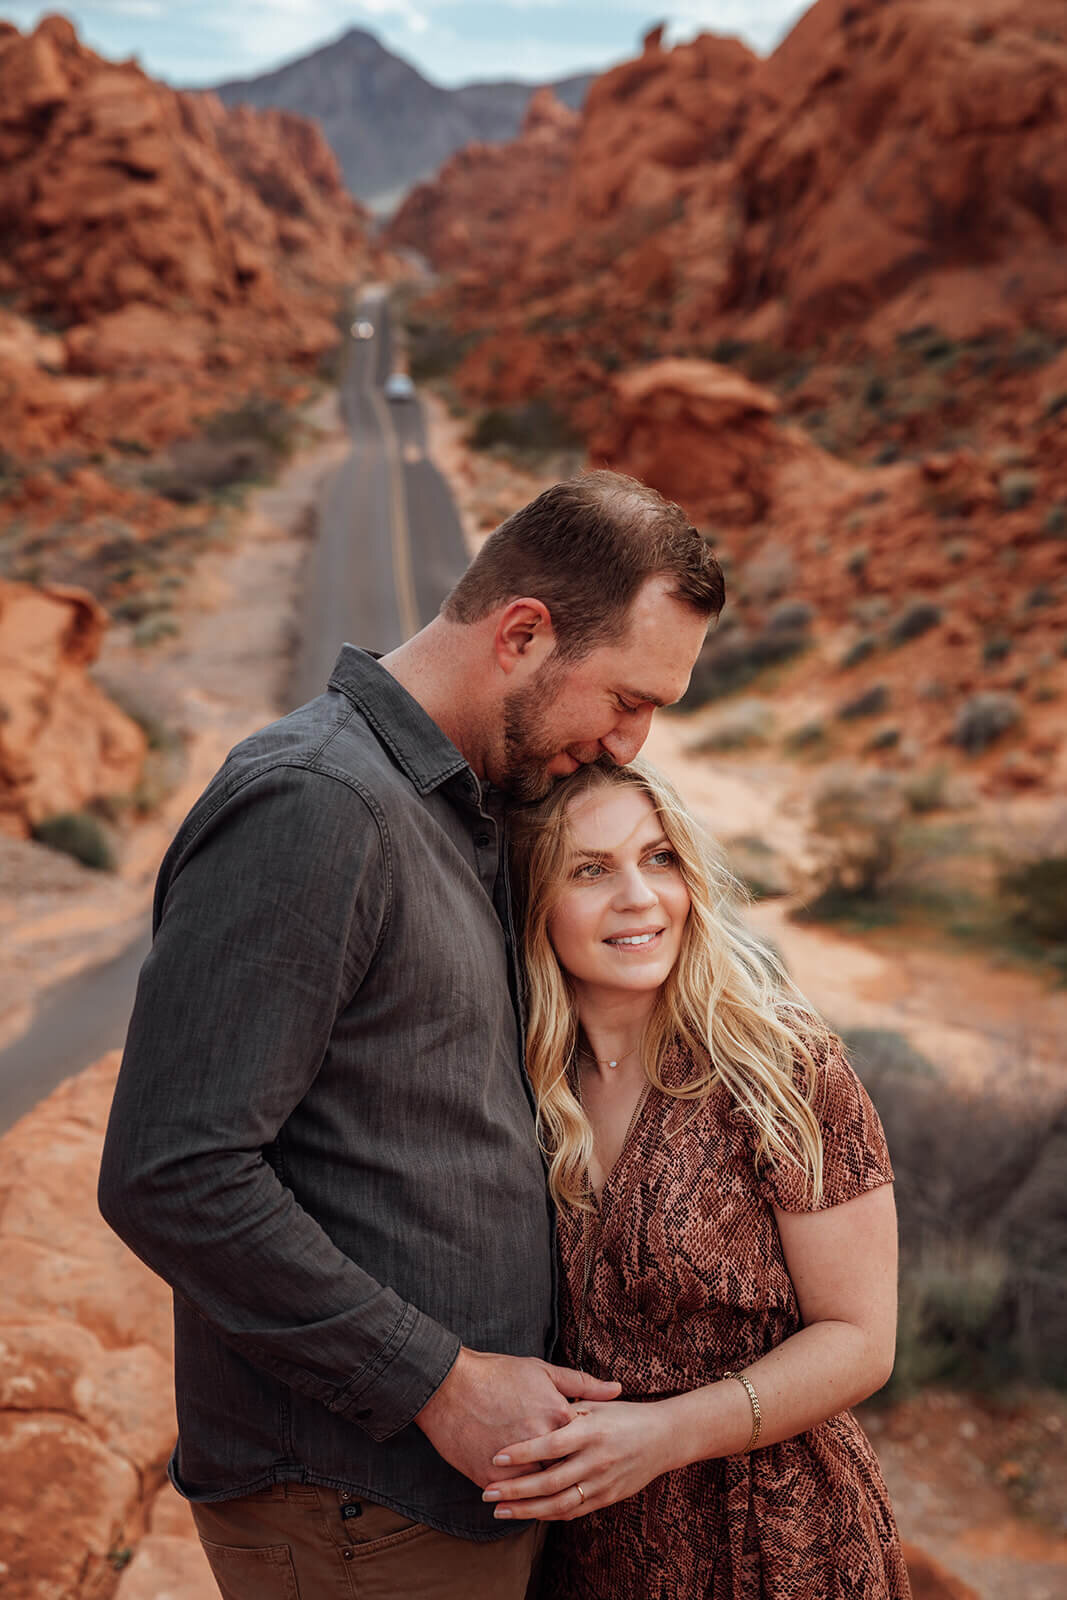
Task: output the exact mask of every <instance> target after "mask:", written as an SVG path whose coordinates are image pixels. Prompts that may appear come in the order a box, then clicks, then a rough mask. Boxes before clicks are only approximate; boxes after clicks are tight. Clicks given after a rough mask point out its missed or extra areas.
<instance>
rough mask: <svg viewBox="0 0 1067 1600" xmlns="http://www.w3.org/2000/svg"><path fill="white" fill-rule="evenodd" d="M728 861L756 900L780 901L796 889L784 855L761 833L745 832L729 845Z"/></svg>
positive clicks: (736, 875)
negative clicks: (763, 837)
mask: <svg viewBox="0 0 1067 1600" xmlns="http://www.w3.org/2000/svg"><path fill="white" fill-rule="evenodd" d="M726 853H727V863H728V865H729V868H730V871H731V872H732V873H733V875H734V877H735V878H737V879H739V881H740V882H741V883H743V884H744V886H745V888H746V889H747V890H748V893H749V895H750V897H751V898H752V899H753V900H776V899H779V898H780V897H781V896H782V895H786V894H789V892H790V890H791V889H792V887H793V886H792V883H791V881H790V877H789V872H788V870H787V868H786V864H785V862H784V860H783V858H782V856H781V854H780V853H779V852H778V851H777V850H775V849H774V848H773V846H771V845H769V844H768V843H767V841H766V840H765V839H761V838H760V837H759V836H758V834H747V833H746V834H741V835H739V836H738V837H737V838H736V839H731V840H730V841H729V843H728V845H727V847H726Z"/></svg>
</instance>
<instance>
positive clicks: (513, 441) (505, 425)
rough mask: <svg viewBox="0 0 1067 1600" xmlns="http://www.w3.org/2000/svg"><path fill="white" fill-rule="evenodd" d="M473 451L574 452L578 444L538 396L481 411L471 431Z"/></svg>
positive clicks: (558, 415)
mask: <svg viewBox="0 0 1067 1600" xmlns="http://www.w3.org/2000/svg"><path fill="white" fill-rule="evenodd" d="M468 442H469V443H470V445H471V446H472V448H473V449H475V450H491V449H492V448H493V447H494V446H501V447H503V448H504V449H510V450H518V451H524V452H531V453H533V452H542V451H548V450H574V449H577V448H578V447H579V446H580V444H581V442H582V441H581V436H580V435H579V434H578V433H577V432H576V431H575V429H574V428H573V427H572V426H571V424H570V423H569V422H568V421H567V419H566V417H564V416H563V415H562V414H561V413H560V412H559V411H557V410H556V408H555V406H554V405H553V404H552V402H551V401H550V400H547V399H545V398H544V396H539V397H538V398H537V399H534V400H526V401H523V402H522V403H521V404H516V405H507V406H491V407H490V408H489V410H488V411H483V412H482V414H481V416H480V417H479V418H478V420H477V422H476V423H475V424H474V428H473V429H472V431H471V434H470V438H469V441H468Z"/></svg>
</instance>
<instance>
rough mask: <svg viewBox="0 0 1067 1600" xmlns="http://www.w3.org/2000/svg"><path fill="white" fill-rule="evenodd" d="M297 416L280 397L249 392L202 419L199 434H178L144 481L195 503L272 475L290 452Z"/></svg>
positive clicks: (166, 494)
mask: <svg viewBox="0 0 1067 1600" xmlns="http://www.w3.org/2000/svg"><path fill="white" fill-rule="evenodd" d="M297 428H298V421H297V418H296V416H295V414H294V413H293V412H292V411H290V410H289V409H288V408H287V407H286V406H284V405H282V403H281V401H279V400H269V399H267V398H266V397H265V396H263V395H249V396H248V398H247V399H246V400H244V401H242V403H241V404H240V405H239V406H234V407H232V408H231V409H229V410H225V411H217V412H215V413H214V415H213V416H210V417H207V418H205V419H204V421H203V423H202V424H201V431H200V433H199V435H198V436H196V437H195V438H192V439H178V440H176V441H175V442H174V443H173V444H172V445H170V446H169V447H168V450H167V453H166V456H165V457H164V459H163V461H162V462H160V463H158V464H156V465H154V466H152V467H149V468H147V469H146V471H145V482H146V483H147V484H148V486H149V487H150V488H152V489H154V490H155V491H156V493H157V494H161V495H163V496H164V498H165V499H168V500H172V501H173V502H174V503H175V505H194V504H196V503H197V502H198V501H201V500H210V499H213V498H216V497H218V496H220V495H223V494H225V493H226V491H228V490H233V489H234V488H236V487H238V486H240V485H242V484H248V483H254V482H261V481H263V480H264V479H266V478H268V477H270V476H271V474H272V473H273V472H274V471H276V469H277V468H278V466H279V465H280V464H281V463H282V462H283V461H284V460H285V459H286V457H287V456H288V455H289V454H290V453H291V451H292V449H293V445H294V442H295V438H296V432H297Z"/></svg>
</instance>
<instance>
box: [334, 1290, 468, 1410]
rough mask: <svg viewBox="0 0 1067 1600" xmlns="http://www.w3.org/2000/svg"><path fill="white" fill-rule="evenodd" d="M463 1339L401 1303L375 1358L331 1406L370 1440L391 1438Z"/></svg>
mask: <svg viewBox="0 0 1067 1600" xmlns="http://www.w3.org/2000/svg"><path fill="white" fill-rule="evenodd" d="M461 1348H462V1343H461V1341H460V1339H459V1338H458V1337H457V1335H456V1334H454V1333H449V1331H448V1329H447V1328H442V1326H441V1324H440V1323H439V1322H435V1321H434V1320H433V1318H432V1317H428V1316H426V1315H425V1313H424V1312H422V1311H420V1310H419V1309H418V1307H417V1306H413V1305H405V1307H404V1310H403V1312H402V1314H401V1316H400V1320H399V1321H398V1322H397V1324H396V1326H395V1327H394V1329H393V1331H392V1333H391V1334H390V1336H389V1338H388V1339H387V1340H386V1342H385V1344H384V1345H383V1346H382V1348H381V1350H379V1352H378V1354H377V1355H376V1356H375V1358H374V1360H373V1361H372V1362H370V1363H369V1365H368V1366H366V1367H364V1368H363V1370H362V1371H361V1372H359V1373H357V1375H356V1376H355V1377H354V1378H353V1379H351V1381H350V1382H349V1383H347V1384H346V1385H345V1387H344V1388H343V1389H342V1390H341V1391H340V1393H339V1394H338V1395H337V1397H336V1398H335V1400H334V1401H333V1403H332V1405H331V1406H330V1408H329V1409H330V1410H331V1411H336V1412H337V1413H338V1415H340V1416H342V1417H344V1418H345V1419H346V1421H348V1422H355V1423H357V1424H358V1426H359V1427H361V1428H362V1429H363V1431H364V1432H365V1433H368V1434H370V1437H371V1438H372V1439H376V1440H378V1441H379V1442H381V1441H382V1440H385V1439H391V1438H392V1436H393V1434H394V1433H399V1432H400V1430H401V1428H406V1427H407V1426H408V1424H409V1423H410V1422H411V1421H412V1420H413V1419H414V1418H415V1417H416V1416H417V1415H418V1413H419V1412H420V1411H421V1410H422V1408H423V1406H424V1405H425V1404H426V1402H427V1400H429V1398H430V1396H431V1395H432V1394H434V1393H435V1392H436V1391H437V1390H438V1389H439V1388H440V1387H441V1384H442V1383H443V1382H444V1381H445V1379H446V1378H447V1376H448V1374H449V1373H450V1372H451V1370H452V1367H453V1366H454V1364H455V1360H456V1357H457V1356H458V1355H459V1352H460V1349H461Z"/></svg>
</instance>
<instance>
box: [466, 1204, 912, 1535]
mask: <svg viewBox="0 0 1067 1600" xmlns="http://www.w3.org/2000/svg"><path fill="white" fill-rule="evenodd" d="M775 1218H776V1220H777V1223H778V1231H779V1234H780V1236H781V1240H782V1248H783V1251H784V1254H785V1261H786V1266H787V1267H788V1269H789V1275H790V1277H791V1278H792V1280H793V1285H794V1287H795V1289H796V1294H797V1302H798V1304H799V1307H800V1314H801V1317H802V1319H803V1322H804V1326H803V1327H802V1328H801V1329H800V1330H799V1331H798V1332H797V1333H795V1334H793V1335H792V1337H791V1338H789V1339H786V1340H785V1341H784V1343H782V1344H781V1345H779V1346H778V1347H777V1348H776V1349H774V1350H771V1351H770V1352H769V1353H768V1354H767V1355H765V1356H763V1357H761V1358H760V1360H759V1361H754V1362H753V1363H752V1364H751V1365H750V1366H748V1367H746V1368H745V1369H744V1371H745V1376H746V1377H747V1378H748V1379H749V1380H750V1382H751V1383H752V1384H753V1386H754V1387H755V1389H756V1392H757V1394H758V1395H759V1399H760V1407H761V1410H762V1414H763V1423H762V1428H761V1431H760V1438H759V1445H758V1446H757V1449H758V1448H760V1447H762V1446H763V1445H770V1444H777V1443H778V1442H779V1440H782V1439H791V1438H792V1437H793V1436H794V1435H795V1434H798V1433H803V1432H804V1431H805V1430H806V1429H808V1428H811V1427H814V1426H815V1424H816V1423H819V1422H823V1421H825V1419H826V1418H827V1417H832V1416H836V1415H837V1413H838V1412H840V1411H844V1410H846V1409H847V1408H848V1407H849V1406H851V1405H855V1404H856V1403H857V1402H858V1401H860V1400H863V1399H865V1398H866V1397H867V1395H869V1394H873V1392H874V1391H875V1390H876V1389H880V1388H881V1387H882V1385H883V1384H884V1383H885V1382H886V1381H887V1379H888V1377H889V1374H890V1372H891V1371H892V1367H893V1349H894V1344H895V1337H896V1278H897V1229H896V1209H895V1207H894V1203H893V1188H892V1185H891V1184H888V1183H887V1184H882V1185H880V1186H879V1187H878V1188H877V1189H872V1190H870V1191H869V1192H868V1193H866V1194H863V1195H859V1196H858V1197H857V1198H856V1199H854V1200H849V1201H846V1202H845V1203H844V1204H843V1205H838V1206H832V1207H830V1208H829V1209H827V1210H825V1211H811V1212H800V1213H798V1212H788V1211H781V1210H779V1209H778V1208H777V1207H776V1208H775ZM751 1433H752V1407H751V1402H750V1400H749V1397H748V1394H747V1392H746V1390H745V1388H744V1386H743V1385H742V1384H740V1383H738V1382H736V1380H735V1379H732V1378H730V1379H726V1380H725V1381H720V1382H718V1383H711V1384H707V1385H706V1386H705V1387H703V1388H701V1389H694V1390H692V1391H691V1392H690V1393H688V1394H684V1395H677V1396H675V1397H673V1398H671V1399H669V1400H659V1401H653V1402H649V1403H646V1404H629V1403H625V1402H620V1401H615V1402H608V1403H605V1404H594V1403H592V1402H588V1401H587V1402H583V1403H582V1404H581V1406H580V1407H576V1408H575V1411H574V1415H573V1418H572V1420H571V1422H569V1423H568V1424H567V1426H566V1427H564V1428H560V1429H558V1430H557V1431H556V1432H555V1433H551V1434H548V1435H546V1436H545V1437H543V1438H540V1439H530V1440H527V1441H525V1442H524V1443H522V1444H518V1445H515V1446H513V1447H511V1448H509V1449H508V1450H506V1451H504V1452H502V1453H501V1454H500V1455H498V1456H496V1457H495V1458H494V1465H497V1466H508V1465H519V1464H526V1463H531V1462H535V1461H551V1462H553V1463H554V1465H552V1466H550V1467H548V1468H546V1469H545V1470H543V1471H540V1472H536V1473H534V1474H532V1475H530V1476H529V1477H525V1478H513V1479H509V1480H505V1481H502V1482H496V1483H491V1484H490V1485H489V1487H488V1488H487V1489H486V1491H485V1496H484V1498H485V1499H487V1500H497V1501H499V1502H500V1504H499V1505H498V1506H497V1510H496V1515H497V1516H498V1517H513V1518H516V1519H519V1518H536V1519H538V1520H540V1521H563V1522H568V1521H570V1520H572V1518H574V1517H578V1516H583V1515H584V1514H585V1513H586V1512H587V1511H595V1510H596V1509H597V1508H598V1507H600V1506H606V1505H612V1504H613V1503H614V1502H615V1501H616V1500H624V1499H626V1498H627V1497H628V1496H629V1495H632V1494H636V1493H637V1492H638V1490H639V1489H642V1488H643V1487H644V1486H645V1484H646V1483H649V1482H650V1481H651V1480H652V1479H653V1478H656V1477H659V1475H660V1474H661V1473H663V1472H669V1471H672V1470H674V1469H675V1468H677V1467H684V1466H688V1465H689V1464H690V1463H691V1462H694V1461H704V1460H708V1459H710V1458H712V1457H717V1456H729V1455H736V1454H738V1452H740V1451H743V1450H744V1449H745V1446H746V1445H747V1443H748V1440H749V1438H750V1436H751ZM578 1484H581V1487H582V1494H583V1495H584V1499H583V1498H582V1496H581V1495H579V1494H578V1493H577V1492H576V1485H578Z"/></svg>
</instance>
